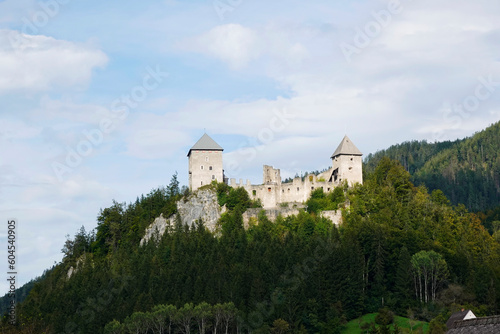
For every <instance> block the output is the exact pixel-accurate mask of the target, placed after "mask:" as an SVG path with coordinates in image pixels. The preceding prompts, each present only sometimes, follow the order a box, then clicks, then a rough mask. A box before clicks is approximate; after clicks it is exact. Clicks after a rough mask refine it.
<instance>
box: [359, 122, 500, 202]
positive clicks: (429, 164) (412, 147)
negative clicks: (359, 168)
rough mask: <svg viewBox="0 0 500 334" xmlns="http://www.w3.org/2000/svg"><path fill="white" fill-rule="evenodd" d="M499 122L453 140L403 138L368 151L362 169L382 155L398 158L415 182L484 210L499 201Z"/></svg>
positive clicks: (373, 165)
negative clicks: (429, 141)
mask: <svg viewBox="0 0 500 334" xmlns="http://www.w3.org/2000/svg"><path fill="white" fill-rule="evenodd" d="M499 143H500V122H498V123H496V124H493V125H492V126H490V127H489V128H487V129H486V130H484V131H481V132H479V133H476V134H475V135H474V136H472V137H470V138H466V139H462V140H456V141H453V142H450V141H446V142H440V143H433V144H431V143H427V142H426V141H422V142H418V141H412V142H406V143H403V144H399V145H394V146H391V147H390V148H388V149H387V150H383V151H380V152H377V153H375V154H370V155H368V156H367V158H366V160H365V171H366V172H367V173H370V172H373V171H374V170H375V168H376V166H377V165H378V163H379V162H380V160H381V159H382V157H389V158H391V159H394V160H398V161H399V162H400V163H401V164H402V165H403V166H404V167H405V169H406V170H407V171H409V172H410V174H411V175H412V181H413V183H415V184H416V185H420V184H423V185H425V186H426V187H427V188H428V189H430V190H431V191H432V190H435V189H440V190H442V191H443V192H444V193H445V195H446V196H447V197H448V198H449V199H450V200H451V202H452V203H453V204H455V205H457V204H459V203H462V204H464V205H465V206H466V207H467V208H468V209H469V210H472V211H486V210H490V209H493V208H495V207H496V206H498V203H500V151H499V147H498V144H499Z"/></svg>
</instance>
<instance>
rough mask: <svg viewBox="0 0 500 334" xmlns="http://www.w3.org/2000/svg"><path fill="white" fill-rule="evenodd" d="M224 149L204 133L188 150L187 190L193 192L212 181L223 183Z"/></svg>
mask: <svg viewBox="0 0 500 334" xmlns="http://www.w3.org/2000/svg"><path fill="white" fill-rule="evenodd" d="M222 151H224V149H223V148H222V147H221V146H220V145H219V144H217V143H216V142H215V141H214V140H213V139H212V138H210V136H209V135H207V134H206V133H205V134H204V135H203V136H202V137H201V138H200V139H199V140H198V141H197V142H196V144H194V146H193V147H191V149H190V150H189V153H188V155H187V156H188V159H189V189H191V191H195V190H196V189H198V188H199V187H201V186H204V185H207V184H210V183H211V182H212V181H217V182H224V171H223V169H222Z"/></svg>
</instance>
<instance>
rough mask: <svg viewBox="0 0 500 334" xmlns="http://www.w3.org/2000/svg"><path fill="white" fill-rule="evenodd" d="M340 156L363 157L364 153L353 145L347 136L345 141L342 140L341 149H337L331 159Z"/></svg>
mask: <svg viewBox="0 0 500 334" xmlns="http://www.w3.org/2000/svg"><path fill="white" fill-rule="evenodd" d="M338 155H363V153H361V151H360V150H358V148H357V147H356V145H354V144H353V143H352V141H351V140H350V139H349V137H347V136H345V137H344V139H342V142H341V143H340V145H339V147H337V149H336V150H335V152H334V153H333V154H332V156H331V158H332V159H333V158H335V157H336V156H338Z"/></svg>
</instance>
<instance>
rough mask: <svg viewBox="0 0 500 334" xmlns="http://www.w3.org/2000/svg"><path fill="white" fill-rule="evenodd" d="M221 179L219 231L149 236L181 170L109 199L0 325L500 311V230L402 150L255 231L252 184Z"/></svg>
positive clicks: (99, 326) (77, 329)
mask: <svg viewBox="0 0 500 334" xmlns="http://www.w3.org/2000/svg"><path fill="white" fill-rule="evenodd" d="M212 187H213V188H214V191H217V193H218V195H219V196H218V197H219V200H220V202H221V204H222V203H226V204H227V207H228V209H229V211H228V212H226V213H225V214H223V216H222V218H221V221H220V232H218V233H211V232H209V231H207V230H206V229H205V228H204V226H203V222H198V223H197V224H196V225H195V226H193V227H187V226H182V225H181V224H180V222H178V223H177V224H175V226H171V227H170V228H169V230H168V233H166V234H165V235H164V236H163V237H162V238H157V239H156V240H154V239H153V240H151V241H150V242H149V243H148V244H147V245H145V246H142V247H141V246H139V241H140V239H141V237H142V235H143V234H144V229H145V227H146V226H147V225H149V224H150V223H151V222H152V221H153V219H154V217H156V216H158V215H159V214H160V213H164V215H166V214H169V213H172V212H175V210H176V208H175V202H176V201H177V200H178V199H180V198H181V197H182V195H181V194H180V191H179V187H178V183H177V180H176V177H175V176H174V177H173V178H172V182H171V184H170V185H169V186H168V187H167V188H166V189H159V190H156V191H152V192H151V193H150V194H149V195H147V196H145V197H141V198H140V199H137V201H136V202H135V203H134V204H129V205H125V204H120V203H115V204H114V205H113V206H112V207H110V208H106V209H104V210H102V211H101V213H100V214H99V216H98V227H97V230H96V231H95V233H93V232H90V233H87V232H85V231H84V230H81V231H79V232H78V233H77V234H76V236H75V238H74V239H70V240H68V241H67V242H66V244H65V245H64V253H65V257H64V260H63V261H62V262H61V263H60V264H58V265H57V266H56V267H55V268H54V269H53V270H52V271H50V272H49V273H48V274H47V276H46V277H45V278H44V279H43V280H41V281H40V282H37V283H36V284H35V287H34V288H33V289H32V291H31V293H30V294H29V296H28V298H27V299H26V300H25V301H24V302H23V303H22V304H21V305H20V306H19V308H18V324H19V325H18V326H17V327H15V328H13V327H11V326H9V325H8V324H7V323H6V318H4V321H3V324H2V326H3V327H2V328H0V331H1V332H2V333H58V334H59V333H89V334H90V333H92V334H95V333H122V334H128V333H142V334H150V333H170V332H172V333H174V332H175V333H177V332H182V333H217V332H218V333H248V332H252V333H339V332H340V331H341V330H342V328H343V326H344V324H346V323H347V321H349V320H351V319H355V318H357V317H359V316H360V315H362V314H366V313H372V312H377V311H378V310H379V309H381V308H382V307H385V310H388V309H390V310H392V311H393V312H395V313H396V314H398V315H402V316H405V317H406V316H410V315H411V316H412V317H413V316H414V317H415V318H417V319H420V320H425V321H431V320H432V321H431V329H432V330H433V331H434V332H433V333H439V330H441V329H442V325H443V322H444V321H445V320H446V318H447V317H448V316H449V314H450V312H452V311H455V310H458V309H460V308H462V307H465V308H472V309H473V310H474V312H475V313H476V315H478V316H481V315H491V314H498V313H499V311H500V310H499V308H500V281H499V278H500V266H499V259H500V258H499V256H500V247H499V243H498V241H497V240H496V239H495V238H493V237H492V236H491V235H490V234H489V233H488V232H487V231H486V230H485V229H484V227H483V226H482V225H481V223H480V220H479V218H478V217H477V216H476V215H475V214H473V213H469V212H467V210H466V209H465V207H463V206H458V207H452V206H450V204H449V201H448V199H447V198H446V197H445V196H444V195H443V193H442V192H441V191H433V192H432V193H429V192H428V191H427V189H425V188H423V187H415V186H414V185H413V184H412V183H411V182H410V174H409V173H408V172H406V171H405V169H404V168H403V167H402V166H401V165H400V164H399V163H397V162H395V161H392V160H389V159H381V160H380V162H379V164H378V166H377V167H376V168H374V169H373V172H371V173H368V174H367V177H366V182H365V184H364V185H358V186H355V187H354V188H348V187H344V188H339V189H337V190H336V191H335V192H333V193H331V194H324V193H322V192H321V191H320V190H317V191H315V192H314V193H313V195H312V198H311V199H310V200H309V202H308V210H309V212H301V213H300V214H299V215H298V216H293V217H288V218H285V219H282V218H279V219H278V220H277V221H276V222H274V223H273V222H270V221H269V220H268V219H267V218H266V216H265V215H263V214H261V215H260V217H259V219H258V222H254V223H253V224H251V225H250V227H249V228H248V229H244V228H243V222H242V212H243V211H244V210H245V209H246V208H247V207H250V206H252V205H253V204H252V202H251V201H250V200H249V198H248V194H247V193H246V191H244V190H243V189H242V188H240V189H232V188H230V187H228V186H226V185H222V184H219V185H213V186H212ZM348 204H349V205H348ZM325 208H339V209H341V210H343V215H344V223H343V225H342V226H341V227H340V228H337V227H335V226H334V225H332V223H331V222H330V221H329V220H327V219H324V218H321V217H320V216H319V214H318V213H319V212H320V211H321V210H322V209H325ZM71 268H73V269H76V270H74V271H73V272H72V274H71V275H68V272H69V271H70V269H71ZM170 330H172V331H170ZM381 331H382V332H383V329H381Z"/></svg>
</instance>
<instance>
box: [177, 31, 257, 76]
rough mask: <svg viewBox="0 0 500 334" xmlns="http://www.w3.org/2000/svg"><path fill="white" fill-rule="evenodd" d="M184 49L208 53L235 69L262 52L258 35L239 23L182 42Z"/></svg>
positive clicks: (243, 65)
mask: <svg viewBox="0 0 500 334" xmlns="http://www.w3.org/2000/svg"><path fill="white" fill-rule="evenodd" d="M180 47H181V48H183V49H187V50H191V51H197V52H202V53H206V54H208V55H210V56H212V57H215V58H218V59H220V60H222V61H224V62H227V63H228V64H229V66H230V67H231V68H233V69H239V68H242V67H245V66H246V65H247V64H248V63H249V62H250V61H251V60H253V59H255V58H257V57H258V56H259V54H260V53H261V46H260V44H259V40H258V39H257V35H256V34H255V32H254V31H252V30H251V29H249V28H245V27H243V26H242V25H239V24H225V25H221V26H217V27H215V28H213V29H211V30H210V31H208V32H206V33H204V34H202V35H200V36H198V37H196V38H193V39H191V40H188V41H185V42H183V43H181V44H180Z"/></svg>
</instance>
